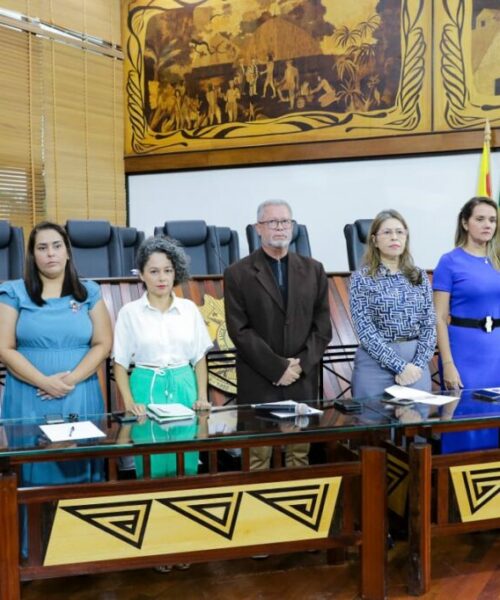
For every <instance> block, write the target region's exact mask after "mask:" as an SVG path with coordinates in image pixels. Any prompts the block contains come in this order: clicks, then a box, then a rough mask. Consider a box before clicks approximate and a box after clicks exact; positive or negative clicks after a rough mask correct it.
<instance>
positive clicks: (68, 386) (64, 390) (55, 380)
mask: <svg viewBox="0 0 500 600" xmlns="http://www.w3.org/2000/svg"><path fill="white" fill-rule="evenodd" d="M70 375H71V371H62V372H61V373H54V374H53V375H46V376H45V377H44V379H43V382H42V384H41V385H40V387H39V388H38V390H37V396H39V397H40V398H42V400H57V399H59V398H64V396H67V395H68V394H69V393H70V392H72V391H73V390H74V389H75V385H74V384H73V383H72V382H71V379H70Z"/></svg>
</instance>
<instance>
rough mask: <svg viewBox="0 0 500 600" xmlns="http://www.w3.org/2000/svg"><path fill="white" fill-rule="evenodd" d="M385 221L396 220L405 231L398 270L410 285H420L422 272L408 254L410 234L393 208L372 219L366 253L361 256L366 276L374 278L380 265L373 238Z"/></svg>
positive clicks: (378, 253) (377, 250) (380, 260)
mask: <svg viewBox="0 0 500 600" xmlns="http://www.w3.org/2000/svg"><path fill="white" fill-rule="evenodd" d="M387 219H397V220H398V221H399V222H400V223H401V225H403V227H404V228H405V229H406V232H407V235H406V243H405V247H404V250H403V253H402V254H401V256H400V257H399V269H400V271H401V273H402V274H403V275H404V276H405V277H406V278H407V279H408V281H409V282H410V283H412V284H413V285H420V284H421V283H422V272H421V270H420V269H419V268H418V267H416V266H415V264H414V262H413V258H412V255H411V254H410V232H409V230H408V225H407V224H406V221H405V220H404V219H403V217H402V216H401V215H400V214H399V213H398V211H397V210H394V209H393V208H389V209H387V210H383V211H381V212H379V213H378V215H377V216H376V217H375V218H374V219H373V221H372V224H371V227H370V232H369V234H368V239H367V240H366V252H365V254H364V256H363V264H364V265H366V266H367V267H368V274H369V275H370V276H371V277H375V275H376V274H377V271H378V268H379V267H380V265H381V264H382V259H381V258H380V250H379V249H378V248H377V246H376V245H375V237H376V235H377V233H378V232H379V229H380V227H381V226H382V223H383V222H384V221H387Z"/></svg>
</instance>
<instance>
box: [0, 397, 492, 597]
mask: <svg viewBox="0 0 500 600" xmlns="http://www.w3.org/2000/svg"><path fill="white" fill-rule="evenodd" d="M347 402H348V401H347ZM359 403H360V412H354V413H351V412H345V410H342V407H340V408H337V407H336V406H335V405H334V401H331V400H322V401H315V402H309V403H307V405H308V406H311V407H313V408H317V409H320V410H321V411H322V412H321V413H319V414H317V415H311V416H303V415H293V416H290V417H289V418H284V419H281V418H276V417H275V416H273V415H269V414H267V413H262V412H261V411H258V410H256V409H255V408H254V407H251V406H237V405H229V406H223V407H218V408H217V409H215V410H213V411H212V412H210V413H200V414H199V415H198V416H197V418H196V419H195V420H194V421H191V422H190V423H189V424H187V423H185V422H184V423H183V422H178V423H177V424H174V423H168V424H157V423H155V422H152V421H150V420H147V419H146V420H141V422H136V423H120V422H118V421H117V420H116V418H115V416H114V415H112V414H102V415H91V416H87V417H86V418H85V420H84V417H83V416H82V415H80V423H81V422H82V421H84V422H85V421H87V420H88V421H90V422H91V423H93V424H95V425H96V426H97V427H98V428H99V430H100V431H101V432H102V433H103V434H104V435H103V436H102V437H100V438H92V439H88V438H87V439H82V440H71V441H69V440H66V441H62V442H50V441H49V440H48V439H47V438H46V436H45V435H44V434H43V433H42V431H41V429H40V426H41V425H43V424H44V420H36V419H33V420H23V421H7V420H4V421H3V422H2V421H0V530H1V531H2V533H3V535H2V544H0V600H7V599H8V600H18V599H19V598H20V597H21V596H20V582H21V581H25V580H32V579H37V578H47V577H60V576H67V575H72V574H81V573H96V572H104V571H112V570H123V569H131V568H145V567H153V566H157V565H162V564H166V563H179V562H191V563H195V562H205V561H211V560H221V559H230V558H239V557H245V556H252V555H255V554H262V553H266V554H273V553H285V552H286V553H288V552H295V551H303V550H308V549H322V550H326V556H327V560H328V561H329V562H338V561H339V560H341V559H342V556H343V552H344V551H345V549H346V548H347V547H358V548H359V553H360V561H359V590H360V596H361V597H362V598H366V599H375V600H379V599H382V598H385V597H386V561H387V551H386V541H387V515H388V512H390V511H394V512H396V513H399V514H400V515H401V516H402V517H403V518H404V519H407V520H408V531H409V553H408V585H409V591H410V593H412V594H414V595H419V594H423V593H425V592H427V591H428V590H429V589H430V585H431V571H430V558H431V539H432V536H435V535H447V534H457V533H461V532H469V531H475V530H484V529H493V528H498V527H500V450H499V448H498V437H497V444H496V446H495V447H492V448H490V449H484V448H483V449H470V450H467V451H461V452H455V453H453V454H442V453H441V452H440V437H441V436H442V435H446V434H448V433H450V432H460V431H466V432H470V431H481V430H484V429H490V430H491V429H492V428H494V429H493V431H495V430H496V431H497V434H498V428H499V427H500V403H498V402H489V401H486V400H481V399H476V398H475V394H474V392H473V391H471V390H465V391H462V392H460V393H458V397H457V399H455V400H451V401H449V402H446V403H445V404H444V405H442V406H433V405H430V404H428V403H422V402H416V403H414V404H413V405H410V406H394V405H391V404H387V403H386V402H384V401H383V399H381V398H379V399H361V400H359ZM63 427H68V428H71V427H72V424H71V423H69V422H66V423H65V424H63ZM141 428H146V429H147V430H148V431H149V433H148V435H144V431H145V430H141ZM301 443H311V444H312V448H313V452H311V456H312V457H315V459H314V460H313V462H315V463H317V464H311V465H309V466H307V467H293V468H285V467H284V465H283V454H284V453H283V449H284V447H285V446H287V445H288V444H301ZM258 446H272V448H273V452H272V463H273V464H272V468H271V469H269V470H265V471H250V450H251V449H252V448H255V447H258ZM314 450H316V451H314ZM187 452H190V453H191V452H197V453H199V455H198V456H199V464H200V467H199V472H198V474H195V475H190V474H186V460H185V453H187ZM160 453H171V454H174V455H175V457H176V459H175V460H176V465H177V475H176V476H174V477H168V478H158V479H155V478H152V477H151V456H152V455H157V454H160ZM137 456H141V457H142V460H143V468H144V477H143V478H142V479H122V478H121V476H120V473H121V471H120V470H119V465H120V460H121V459H122V457H137ZM103 459H104V461H105V463H104V464H105V476H104V478H103V480H102V481H98V482H93V483H81V484H75V483H73V484H64V485H62V484H61V485H51V486H38V487H22V485H21V483H20V472H21V469H22V468H23V465H27V464H33V463H39V462H44V461H63V462H64V461H74V460H78V461H89V460H103ZM388 507H389V509H390V511H388ZM19 523H22V528H21V530H22V535H21V540H22V542H23V543H22V546H23V552H21V548H20V536H19Z"/></svg>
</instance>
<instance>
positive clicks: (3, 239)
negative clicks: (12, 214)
mask: <svg viewBox="0 0 500 600" xmlns="http://www.w3.org/2000/svg"><path fill="white" fill-rule="evenodd" d="M10 234H11V229H10V223H9V222H8V221H0V248H5V246H8V245H9V242H10Z"/></svg>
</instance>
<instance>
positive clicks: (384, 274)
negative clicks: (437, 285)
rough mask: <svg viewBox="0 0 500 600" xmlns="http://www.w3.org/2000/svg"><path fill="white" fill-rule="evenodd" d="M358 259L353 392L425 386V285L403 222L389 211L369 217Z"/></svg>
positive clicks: (431, 332) (430, 317) (431, 343)
mask: <svg viewBox="0 0 500 600" xmlns="http://www.w3.org/2000/svg"><path fill="white" fill-rule="evenodd" d="M363 262H364V266H363V267H362V268H361V269H360V270H359V271H356V272H355V273H353V275H352V277H351V288H350V304H351V315H352V320H353V323H354V328H355V330H356V333H357V335H358V338H359V341H360V347H359V349H358V351H357V352H356V358H355V360H354V371H353V376H352V392H353V396H356V397H366V396H378V395H380V394H382V393H383V391H384V389H385V388H386V387H388V386H390V385H393V384H394V383H397V384H399V385H405V386H411V387H414V388H417V389H421V390H426V391H430V389H431V377H430V372H429V361H430V359H431V358H432V355H433V354H434V348H435V345H436V329H435V322H436V319H435V314H434V307H433V304H432V293H431V286H430V284H429V279H428V277H427V275H426V273H425V271H424V270H422V269H419V268H418V267H416V266H415V265H414V263H413V259H412V257H411V254H410V248H409V232H408V226H407V225H406V222H405V220H404V219H403V217H402V216H401V215H400V214H399V213H398V212H396V211H395V210H384V211H382V212H381V213H379V214H378V215H377V216H376V217H375V219H374V220H373V223H372V225H371V228H370V233H369V236H368V243H367V251H366V254H365V256H364V258H363Z"/></svg>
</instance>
